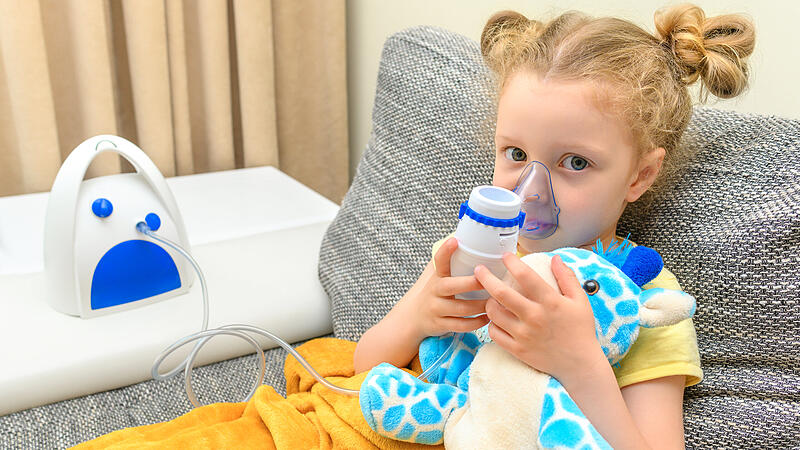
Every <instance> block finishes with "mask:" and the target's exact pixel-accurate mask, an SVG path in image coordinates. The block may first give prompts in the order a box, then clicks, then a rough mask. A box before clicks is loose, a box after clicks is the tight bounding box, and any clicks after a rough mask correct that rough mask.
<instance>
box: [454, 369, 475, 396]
mask: <svg viewBox="0 0 800 450" xmlns="http://www.w3.org/2000/svg"><path fill="white" fill-rule="evenodd" d="M471 371H472V365H470V366H469V367H467V368H466V370H464V371H463V372H461V375H459V376H458V381H457V382H456V386H458V387H459V388H460V389H463V390H465V391H468V390H469V374H470V372H471Z"/></svg>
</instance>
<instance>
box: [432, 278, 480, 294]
mask: <svg viewBox="0 0 800 450" xmlns="http://www.w3.org/2000/svg"><path fill="white" fill-rule="evenodd" d="M481 289H483V286H481V283H480V282H478V279H477V278H475V276H474V275H466V276H463V277H445V278H442V279H441V280H440V281H439V284H438V286H437V287H436V291H437V292H436V295H438V296H440V297H450V296H453V295H456V294H463V293H464V292H469V291H478V290H481Z"/></svg>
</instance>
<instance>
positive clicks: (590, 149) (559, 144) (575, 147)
mask: <svg viewBox="0 0 800 450" xmlns="http://www.w3.org/2000/svg"><path fill="white" fill-rule="evenodd" d="M554 145H555V146H556V147H560V148H568V149H572V150H585V151H588V152H592V153H603V150H602V149H600V148H597V147H593V146H591V145H586V144H582V143H579V142H556V143H555V144H554Z"/></svg>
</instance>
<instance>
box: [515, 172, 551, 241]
mask: <svg viewBox="0 0 800 450" xmlns="http://www.w3.org/2000/svg"><path fill="white" fill-rule="evenodd" d="M514 193H515V194H517V195H518V196H519V198H520V201H521V202H522V211H523V212H524V213H525V223H524V224H523V225H522V227H521V228H520V230H519V244H520V245H521V246H522V248H524V249H525V250H527V251H529V252H530V251H534V248H533V246H532V245H531V243H530V241H537V240H540V239H545V238H547V237H549V236H551V235H552V234H553V233H555V232H556V228H558V214H559V213H560V212H561V209H560V208H559V207H558V205H556V197H555V195H554V193H553V181H552V179H551V178H550V171H549V170H548V169H547V166H545V165H544V164H542V163H541V162H539V161H531V162H530V163H528V165H527V166H525V168H524V169H523V170H522V173H521V174H520V176H519V179H518V180H517V185H516V187H514Z"/></svg>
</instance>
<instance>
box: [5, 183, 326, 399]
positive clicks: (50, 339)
mask: <svg viewBox="0 0 800 450" xmlns="http://www.w3.org/2000/svg"><path fill="white" fill-rule="evenodd" d="M167 184H168V185H169V186H170V189H171V190H172V192H173V194H174V196H175V199H176V201H177V204H178V207H179V208H180V210H181V214H182V215H183V219H184V223H185V225H186V231H187V234H188V239H189V243H190V245H191V248H192V255H193V256H194V258H195V259H196V260H197V261H198V263H199V265H200V267H201V269H202V270H203V272H204V274H205V275H206V278H207V282H208V292H209V303H210V309H209V311H210V320H209V328H215V327H218V326H221V325H226V324H231V323H245V324H250V325H255V326H257V327H261V328H264V329H266V330H268V331H270V332H272V333H274V334H276V335H277V336H280V337H281V338H283V339H285V340H286V341H288V342H296V341H299V340H303V339H308V338H312V337H316V336H321V335H324V334H327V333H330V332H331V330H332V325H331V315H330V303H329V301H328V298H327V296H326V295H325V293H324V291H323V289H322V286H321V285H320V283H319V278H318V275H317V260H318V255H319V247H320V243H321V241H322V236H323V234H324V232H325V230H326V228H327V226H328V225H329V224H330V222H331V221H332V220H333V218H334V216H335V215H336V212H337V211H338V206H337V205H336V204H335V203H333V202H331V201H329V200H327V199H325V198H324V197H322V196H321V195H319V194H317V193H316V192H314V191H312V190H311V189H309V188H307V187H306V186H304V185H302V184H300V183H299V182H297V181H296V180H294V179H293V178H291V177H289V176H288V175H286V174H284V173H282V172H280V171H279V170H277V169H275V168H272V167H256V168H248V169H239V170H230V171H223V172H214V173H206V174H197V175H189V176H181V177H173V178H168V179H167ZM47 198H48V193H46V192H45V193H38V194H27V195H18V196H10V197H0V415H3V414H8V413H10V412H14V411H18V410H22V409H27V408H30V407H34V406H38V405H42V404H47V403H51V402H55V401H59V400H65V399H69V398H74V397H79V396H83V395H86V394H91V393H95V392H101V391H105V390H109V389H114V388H118V387H122V386H127V385H130V384H133V383H137V382H141V381H145V380H148V379H150V368H151V365H152V363H153V361H154V359H155V357H156V355H157V354H158V353H160V352H161V351H162V350H164V348H166V347H167V346H169V345H170V344H172V343H173V342H174V341H176V340H178V339H179V338H181V337H183V336H186V335H188V334H191V333H193V332H196V331H199V330H200V328H201V325H202V295H201V289H200V283H199V282H195V283H194V284H193V285H192V288H191V291H190V292H189V293H187V294H184V295H181V296H178V297H174V298H171V299H168V300H164V301H162V302H158V303H154V304H151V305H148V306H144V307H141V308H136V309H132V310H128V311H122V312H118V313H114V314H110V315H106V316H102V317H96V318H91V319H80V318H78V317H73V316H68V315H65V314H62V313H59V312H57V311H55V310H53V309H51V308H50V307H49V305H48V304H47V302H46V300H45V297H44V295H45V291H44V283H43V275H44V273H43V267H44V266H43V257H42V241H43V233H44V217H45V209H46V205H47ZM257 339H258V340H259V342H260V343H261V344H262V346H263V348H265V349H267V348H273V347H276V346H277V345H276V344H274V343H273V342H271V341H269V340H267V339H266V338H260V337H259V338H257ZM189 350H190V348H189V347H188V346H187V347H184V348H183V349H181V351H178V352H176V354H175V355H174V356H173V357H170V358H168V359H167V361H166V363H165V364H164V365H163V366H162V370H161V371H162V372H165V371H166V370H168V369H171V368H172V367H174V366H175V365H176V364H177V363H178V362H179V361H180V360H183V358H184V356H185V355H186V354H188V352H189ZM252 352H253V348H252V347H251V346H250V345H249V344H247V343H246V342H245V341H243V340H241V339H237V338H232V337H226V336H222V337H217V338H214V339H213V340H212V341H211V342H209V343H208V344H206V345H205V346H204V347H203V350H202V351H201V353H200V355H199V356H198V358H197V362H196V365H204V364H209V363H212V362H216V361H221V360H225V359H229V358H233V357H237V356H241V355H244V354H248V353H252Z"/></svg>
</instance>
